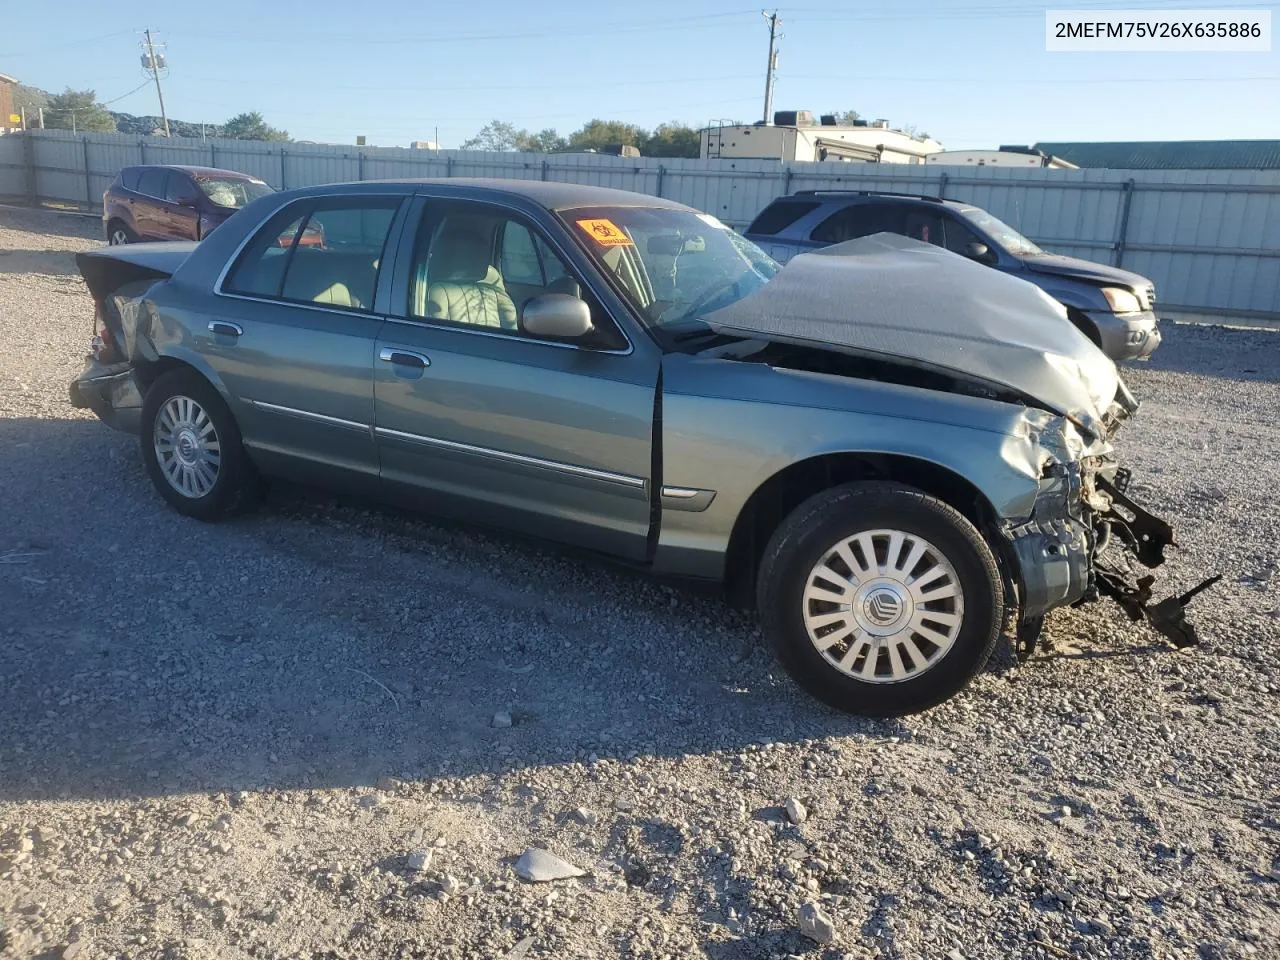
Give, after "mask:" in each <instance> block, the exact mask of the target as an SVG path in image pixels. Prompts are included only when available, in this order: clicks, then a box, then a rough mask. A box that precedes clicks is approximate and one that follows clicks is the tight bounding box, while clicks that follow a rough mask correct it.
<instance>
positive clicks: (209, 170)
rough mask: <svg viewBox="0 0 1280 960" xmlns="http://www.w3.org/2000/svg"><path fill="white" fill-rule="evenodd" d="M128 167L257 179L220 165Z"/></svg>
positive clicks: (194, 174) (197, 175) (195, 175)
mask: <svg viewBox="0 0 1280 960" xmlns="http://www.w3.org/2000/svg"><path fill="white" fill-rule="evenodd" d="M130 169H133V170H179V171H181V172H182V173H189V174H191V175H192V176H193V177H224V178H227V179H234V180H258V179H260V178H259V177H255V176H253V174H250V173H241V172H240V171H239V170H223V169H221V168H220V167H197V166H192V165H189V164H185V163H137V164H134V165H133V166H132V167H131V168H130Z"/></svg>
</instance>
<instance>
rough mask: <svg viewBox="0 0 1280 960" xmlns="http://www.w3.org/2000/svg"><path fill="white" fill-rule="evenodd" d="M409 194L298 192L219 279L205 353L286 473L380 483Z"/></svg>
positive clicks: (257, 448)
mask: <svg viewBox="0 0 1280 960" xmlns="http://www.w3.org/2000/svg"><path fill="white" fill-rule="evenodd" d="M402 202H403V198H401V197H399V196H376V195H368V194H362V195H356V196H330V197H309V198H304V199H300V200H296V201H294V202H292V203H290V204H288V205H287V206H286V207H285V208H284V209H282V210H280V211H279V212H277V213H276V214H275V215H274V216H272V217H271V218H269V219H268V220H267V221H266V222H265V223H264V224H263V225H262V226H261V227H260V228H259V229H258V230H257V231H256V232H255V233H254V234H252V235H251V237H250V239H249V240H248V241H247V243H246V244H245V245H244V246H243V248H242V249H241V251H240V252H239V254H238V255H237V257H236V258H235V259H234V261H233V262H232V264H231V265H230V267H229V268H228V269H227V271H226V272H225V273H224V275H223V277H222V278H220V280H219V282H218V284H217V286H216V287H215V290H216V292H217V293H218V294H219V298H218V300H217V303H218V313H217V315H215V316H211V317H210V318H209V320H208V323H207V331H202V332H205V333H207V337H208V340H207V342H206V343H205V344H204V345H202V353H203V354H204V355H205V356H206V357H207V358H208V360H209V362H210V363H211V364H212V365H213V367H214V369H215V370H216V372H217V373H218V375H219V377H220V378H221V380H222V381H223V383H224V385H225V386H226V387H227V389H228V390H229V391H230V392H231V394H232V395H233V397H234V398H235V400H236V401H237V404H238V407H237V411H236V413H237V421H238V422H239V424H240V427H241V432H242V433H243V435H244V442H245V444H246V446H248V447H249V448H250V449H251V450H253V451H254V452H255V455H256V456H257V457H258V458H259V459H261V460H264V461H270V465H271V467H272V468H273V469H274V470H276V471H278V472H283V473H288V474H300V475H301V476H302V477H303V478H304V479H311V480H316V481H323V482H340V478H341V477H344V476H345V477H348V478H351V477H355V476H358V475H363V476H364V477H366V478H369V480H370V482H371V483H376V477H377V472H378V456H377V448H376V446H375V444H374V440H373V369H374V350H375V344H376V342H377V336H378V331H379V328H380V327H381V326H382V323H383V320H382V316H381V313H380V311H379V282H380V280H381V278H382V277H383V276H384V271H383V269H382V267H383V258H384V256H385V248H386V247H387V245H388V238H389V237H390V236H391V235H392V228H393V225H394V224H395V223H396V218H397V216H399V211H400V208H401V206H402ZM321 236H322V237H323V241H318V240H317V237H321Z"/></svg>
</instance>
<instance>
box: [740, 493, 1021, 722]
mask: <svg viewBox="0 0 1280 960" xmlns="http://www.w3.org/2000/svg"><path fill="white" fill-rule="evenodd" d="M873 530H894V531H901V532H902V533H903V534H905V535H907V536H908V537H911V538H920V540H923V541H927V546H930V547H932V548H933V551H932V552H926V553H925V554H924V555H923V556H922V559H921V560H918V561H917V562H916V563H915V564H914V565H913V566H912V568H911V569H912V570H922V571H927V570H928V569H929V567H928V566H927V565H928V564H929V563H930V562H931V560H932V559H933V558H935V557H937V556H938V555H941V556H942V557H943V558H944V559H945V561H946V562H947V563H949V564H950V571H945V566H944V565H937V564H935V565H937V566H942V567H943V569H944V571H945V576H944V580H943V583H944V584H946V583H949V582H950V581H951V579H952V578H951V576H950V574H951V572H954V574H955V577H954V580H955V581H956V582H957V583H958V587H959V590H960V598H961V600H962V602H963V608H962V609H961V610H959V624H958V631H957V632H956V633H955V635H954V638H953V639H951V640H950V646H949V647H946V646H943V645H935V644H933V643H932V642H931V641H929V640H927V639H922V637H921V636H920V635H919V634H917V633H915V632H914V631H913V632H912V634H911V642H912V644H913V646H912V648H911V649H913V650H916V651H917V653H916V654H915V655H917V656H919V657H920V663H918V664H917V663H915V661H914V660H912V663H911V666H912V667H915V668H916V669H918V673H916V674H914V675H911V676H908V677H906V678H904V679H900V680H896V681H891V682H890V681H887V680H882V681H879V682H877V681H874V680H866V679H857V678H855V677H854V676H851V675H850V674H849V673H846V672H844V671H842V670H841V669H839V668H838V666H837V665H836V664H835V663H832V662H831V661H829V660H828V659H827V657H826V656H825V655H824V654H823V653H822V652H821V651H819V649H818V647H817V641H815V640H811V639H810V632H809V629H808V627H807V626H806V623H805V614H806V611H808V612H810V613H817V615H819V616H820V615H821V613H820V612H819V611H820V609H827V610H831V611H835V612H840V611H843V610H844V609H846V606H845V605H838V604H835V603H831V604H826V605H825V608H822V605H823V604H824V603H825V602H824V601H822V600H814V599H812V597H811V598H810V599H806V598H805V590H806V587H807V585H808V583H809V577H810V574H811V572H812V571H814V569H815V568H816V567H817V565H818V564H819V562H822V561H824V560H825V561H827V562H828V564H829V566H832V567H833V568H834V567H836V566H841V567H843V569H845V570H848V569H849V567H848V565H847V564H845V563H844V561H842V560H840V559H838V555H837V554H836V553H835V552H834V551H835V549H836V546H837V545H838V544H842V543H845V542H846V540H847V539H848V538H850V537H853V536H855V535H857V534H860V533H865V532H869V531H873ZM872 542H873V544H874V550H875V551H877V555H879V553H878V552H879V551H881V550H884V552H885V553H886V554H887V548H888V543H889V540H888V538H874V539H873V541H872ZM912 542H913V543H914V542H918V541H914V540H913V541H912ZM903 550H906V553H905V555H904V554H903V552H902V551H903ZM899 558H900V560H899V562H900V563H901V564H905V563H907V562H908V561H909V559H910V550H909V549H907V548H905V547H900V548H899ZM856 559H858V560H859V561H860V562H863V563H865V562H866V561H865V552H864V548H862V547H859V548H858V553H857V555H856ZM922 563H923V564H925V565H926V566H925V567H923V568H922V566H921V564H922ZM846 579H849V578H847V577H846ZM877 579H878V578H877V577H876V576H873V575H864V577H863V578H862V579H860V580H857V581H856V582H855V587H850V588H849V589H850V590H855V588H857V589H865V590H869V591H871V592H870V593H867V594H865V595H864V596H863V600H862V601H861V602H860V603H859V602H856V601H854V600H853V598H854V597H857V596H858V594H857V593H856V592H854V593H852V594H850V595H849V596H850V601H851V602H850V603H849V604H848V605H847V609H848V610H849V611H850V612H849V616H848V618H847V624H846V623H838V624H836V625H835V626H833V627H832V628H831V631H830V635H836V634H838V633H840V631H841V630H843V629H844V627H845V626H846V625H847V626H849V627H850V629H853V628H854V627H856V626H858V624H859V623H861V622H862V621H857V620H855V619H854V614H853V609H854V607H858V609H859V610H861V611H862V613H861V614H860V616H861V617H862V618H864V620H865V618H866V617H871V616H874V617H882V616H888V617H893V616H897V617H899V619H898V620H897V621H895V622H896V623H898V624H899V625H900V627H899V628H901V627H904V626H905V625H906V624H909V623H910V622H911V619H910V618H911V617H912V616H913V615H914V614H916V613H918V614H919V615H921V616H924V617H925V618H926V620H927V622H926V623H925V624H924V626H925V627H928V628H930V629H933V628H934V627H935V626H938V625H937V624H936V623H935V621H932V620H928V619H927V618H928V611H930V610H931V609H937V610H942V609H944V608H945V607H946V605H947V604H952V605H954V604H956V603H957V602H959V601H957V600H955V599H951V600H938V601H935V600H928V602H927V603H921V604H920V605H919V606H915V605H914V604H915V602H916V601H913V600H911V595H910V593H909V591H910V589H911V588H910V586H909V585H910V584H911V583H913V582H914V581H915V580H916V579H919V580H920V581H921V582H922V583H923V582H924V581H925V576H924V572H921V573H920V575H919V576H918V577H912V576H910V572H909V571H908V575H907V577H906V578H905V579H904V581H903V582H904V583H905V584H907V585H908V586H906V587H904V588H903V589H904V591H907V596H906V599H907V600H908V601H909V603H907V604H904V603H901V602H897V601H895V600H894V598H893V596H892V595H891V596H889V598H888V603H887V604H881V603H880V600H881V599H884V597H883V594H882V596H881V597H880V598H879V599H877V597H876V596H875V595H874V594H875V593H876V592H877V588H876V587H875V584H873V583H872V581H873V580H877ZM858 584H865V587H858V586H857V585H858ZM917 589H920V590H922V591H923V588H917ZM924 592H929V591H924ZM941 592H945V591H941ZM756 597H757V603H758V606H759V610H760V619H761V624H762V627H763V631H764V635H765V638H766V639H767V640H768V642H769V644H770V645H771V646H772V647H773V650H774V653H775V655H776V656H777V658H778V660H779V661H780V662H781V663H782V665H783V667H785V668H786V670H787V672H788V673H789V674H791V676H792V677H793V678H794V679H795V680H796V682H797V683H799V684H800V685H801V686H802V687H804V689H805V690H807V691H808V692H809V693H811V694H813V696H815V697H817V698H818V699H819V700H822V701H823V702H825V703H828V704H830V705H831V706H833V707H835V708H836V709H838V710H843V711H845V712H847V713H855V714H861V715H864V716H900V715H902V714H908V713H915V712H917V711H920V710H926V709H928V708H929V707H932V706H935V705H937V704H938V703H941V702H942V701H943V700H946V699H947V698H948V697H951V696H952V695H954V694H955V693H957V692H958V691H959V690H961V689H963V688H964V687H965V686H966V685H967V684H968V683H969V681H971V680H972V679H973V677H974V676H975V675H977V674H978V673H979V672H980V671H981V670H982V668H983V667H984V666H985V665H986V663H987V660H988V658H989V657H990V656H991V652H992V650H993V649H994V648H995V645H996V642H997V640H998V639H999V637H1000V633H1001V625H1002V624H1003V622H1004V613H1005V610H1004V584H1003V580H1002V578H1001V575H1000V570H999V568H998V567H997V565H996V559H995V556H994V555H993V554H992V552H991V548H990V547H989V546H988V545H987V543H986V541H985V540H983V538H982V536H981V534H979V533H978V531H977V530H976V529H975V528H974V526H973V524H972V523H970V522H969V520H968V519H967V518H965V517H964V516H963V515H962V514H961V513H960V512H959V511H958V510H956V509H954V508H953V507H951V506H949V505H948V504H946V503H944V502H943V501H941V500H939V499H938V498H937V497H933V496H930V495H928V494H926V493H923V492H922V491H920V490H916V489H914V488H911V487H907V486H903V485H901V484H897V483H884V482H868V483H852V484H847V485H844V486H840V487H835V488H833V489H831V490H827V491H824V492H823V493H820V494H817V495H816V496H813V497H811V498H809V499H808V500H806V501H805V502H804V503H802V504H801V505H800V506H799V507H797V508H796V509H795V510H794V511H793V512H792V513H791V514H790V516H788V517H787V518H786V519H784V520H783V522H782V523H781V525H780V526H779V527H778V529H777V530H776V531H775V532H774V534H773V537H772V538H771V539H770V541H769V545H768V546H767V547H766V548H765V552H764V557H763V559H762V561H761V564H760V573H759V578H758V580H757V582H756ZM895 602H897V604H898V608H897V613H896V614H895V613H894V604H895ZM881 606H885V607H887V608H888V609H887V610H881V609H880V608H881ZM950 609H951V610H953V611H955V610H956V609H957V608H956V607H955V606H951V607H950ZM952 616H953V618H954V616H955V614H954V613H953V614H952ZM823 629H825V628H823ZM885 629H891V628H890V627H885ZM940 629H942V630H945V631H948V632H950V629H955V624H954V623H953V624H952V625H951V627H950V628H948V627H945V626H944V627H940ZM815 633H816V630H815ZM856 636H858V635H857V634H854V633H850V634H849V635H848V642H847V643H846V644H843V645H842V644H837V645H836V646H834V647H832V648H830V649H831V650H832V655H833V656H836V655H840V656H841V657H842V658H843V656H844V655H845V654H846V653H847V652H848V651H851V650H852V649H853V648H854V647H855V646H856V647H858V648H859V649H860V650H863V651H867V650H870V651H874V652H872V653H866V652H864V653H862V654H860V655H859V656H858V657H857V659H856V660H854V661H852V662H850V664H849V666H850V669H853V668H854V667H855V665H861V666H859V667H858V671H857V672H860V671H861V669H862V667H865V666H866V665H867V664H868V663H869V662H870V660H871V658H872V657H874V658H875V664H874V665H873V666H871V667H870V669H871V671H872V673H873V674H880V673H881V668H882V667H883V668H884V670H883V673H884V674H891V672H892V668H893V667H894V664H892V663H891V662H890V656H891V654H890V652H889V650H888V649H887V647H888V646H890V645H892V646H895V647H896V648H897V649H896V652H895V654H894V657H895V659H897V660H898V661H899V663H903V664H905V663H906V662H907V660H909V659H911V658H912V656H913V655H912V654H911V653H910V652H909V651H908V650H906V649H905V648H904V646H903V645H901V644H898V643H894V642H893V641H891V640H890V639H889V638H886V639H885V641H884V642H883V645H884V647H885V650H884V653H883V654H882V653H881V652H880V646H876V645H873V646H869V647H868V646H867V645H866V644H864V642H863V641H862V640H860V639H855V637H856ZM863 636H866V635H865V634H863ZM818 639H819V640H822V639H827V634H818ZM921 646H923V650H921ZM930 656H932V657H935V658H936V659H933V660H932V661H930V660H929V659H928V658H929V657H930Z"/></svg>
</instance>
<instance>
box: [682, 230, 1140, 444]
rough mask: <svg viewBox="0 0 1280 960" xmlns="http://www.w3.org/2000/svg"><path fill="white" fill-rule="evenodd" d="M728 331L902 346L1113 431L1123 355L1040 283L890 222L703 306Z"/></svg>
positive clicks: (912, 358) (839, 344)
mask: <svg viewBox="0 0 1280 960" xmlns="http://www.w3.org/2000/svg"><path fill="white" fill-rule="evenodd" d="M703 319H704V320H705V321H706V322H707V323H708V324H710V325H711V327H712V328H713V329H715V330H717V331H720V332H723V333H726V334H731V335H736V336H745V337H753V338H761V337H763V338H766V339H776V340H781V341H789V342H795V343H805V344H808V345H811V346H823V347H826V348H828V349H834V350H841V351H845V352H850V353H860V354H864V355H870V356H877V357H892V358H895V359H898V360H902V361H907V362H909V363H914V364H917V365H920V366H924V367H928V368H932V369H936V370H942V371H946V372H949V373H952V374H956V375H960V376H964V377H969V378H973V379H977V380H980V381H986V382H988V383H992V384H997V385H1000V386H1002V387H1005V388H1008V389H1011V390H1014V391H1016V392H1018V393H1020V394H1022V395H1024V396H1026V397H1028V398H1031V399H1033V400H1035V401H1036V402H1037V403H1039V404H1041V405H1043V406H1044V407H1045V408H1046V409H1048V410H1051V411H1053V412H1055V413H1058V414H1061V415H1063V416H1067V417H1069V418H1071V419H1072V420H1073V421H1075V422H1076V423H1078V424H1080V425H1081V426H1082V427H1084V428H1085V429H1086V430H1088V431H1089V432H1090V433H1092V434H1094V435H1095V436H1098V437H1101V436H1105V435H1106V434H1107V432H1108V425H1107V424H1108V420H1109V415H1110V417H1114V411H1113V410H1112V405H1113V402H1114V400H1115V398H1116V394H1117V389H1118V388H1119V386H1120V377H1119V374H1118V373H1117V372H1116V367H1115V364H1113V363H1112V362H1111V360H1110V359H1108V358H1107V356H1106V355H1105V354H1103V353H1102V352H1101V351H1100V350H1098V349H1097V348H1096V347H1095V346H1094V345H1093V344H1092V343H1090V342H1089V340H1088V339H1087V338H1086V337H1085V336H1084V335H1083V334H1081V333H1080V331H1078V330H1077V329H1076V328H1075V326H1074V325H1073V324H1072V323H1071V322H1070V321H1069V320H1068V319H1067V316H1066V309H1065V308H1064V307H1063V306H1062V305H1061V304H1060V303H1058V302H1057V301H1056V300H1054V299H1052V298H1051V297H1049V296H1048V295H1047V294H1045V293H1044V292H1043V291H1042V290H1041V289H1040V288H1039V287H1037V286H1035V285H1033V284H1031V283H1027V282H1026V281H1025V280H1020V279H1018V278H1016V277H1012V276H1009V275H1008V274H1004V273H1001V272H1000V271H998V270H992V269H990V268H989V267H986V266H983V265H981V264H977V263H974V262H973V261H971V260H968V259H966V258H964V257H961V256H958V255H956V254H953V253H951V252H949V251H947V250H944V249H942V248H940V247H937V246H934V245H932V244H928V243H921V242H919V241H917V240H912V239H910V238H908V237H902V236H898V235H896V234H887V233H881V234H876V235H874V236H871V237H862V238H860V239H857V240H850V241H848V242H846V243H841V244H836V245H835V246H831V247H826V248H823V249H821V250H816V251H813V252H811V253H806V254H802V255H800V256H798V257H795V258H794V259H792V260H791V261H790V262H789V263H788V264H787V265H786V266H785V267H783V268H782V270H781V271H779V272H778V274H777V275H776V276H775V277H774V278H773V279H772V280H770V281H769V282H768V283H767V284H765V285H764V286H763V287H761V288H760V289H759V290H757V291H755V292H754V293H752V294H750V295H749V296H747V297H744V298H743V299H741V300H739V301H737V302H736V303H733V304H731V305H729V306H727V307H724V308H722V309H720V310H716V311H714V312H713V313H710V314H707V315H706V316H705V317H704V318H703Z"/></svg>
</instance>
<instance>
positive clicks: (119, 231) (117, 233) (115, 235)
mask: <svg viewBox="0 0 1280 960" xmlns="http://www.w3.org/2000/svg"><path fill="white" fill-rule="evenodd" d="M120 238H123V239H120ZM137 242H138V235H137V234H136V233H134V232H133V231H132V230H131V229H129V225H128V224H127V223H125V222H124V221H123V220H109V221H107V243H108V244H109V245H111V246H121V245H123V244H126V243H137Z"/></svg>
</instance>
